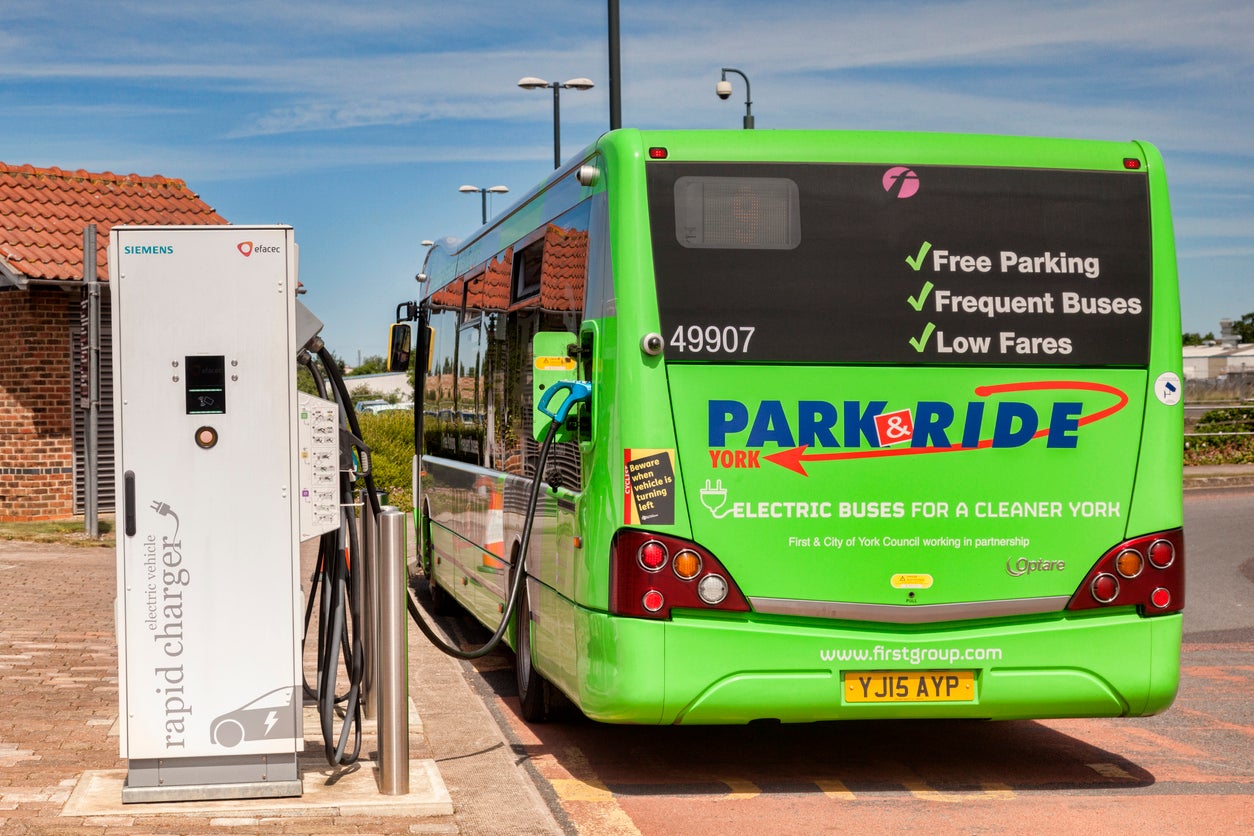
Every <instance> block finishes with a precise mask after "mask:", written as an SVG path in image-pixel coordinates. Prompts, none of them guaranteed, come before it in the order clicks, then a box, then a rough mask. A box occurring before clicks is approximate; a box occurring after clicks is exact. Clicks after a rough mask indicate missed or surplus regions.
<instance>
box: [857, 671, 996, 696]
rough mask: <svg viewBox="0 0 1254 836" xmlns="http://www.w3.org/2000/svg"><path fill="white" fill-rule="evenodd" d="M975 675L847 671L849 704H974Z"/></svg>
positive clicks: (931, 672) (938, 672)
mask: <svg viewBox="0 0 1254 836" xmlns="http://www.w3.org/2000/svg"><path fill="white" fill-rule="evenodd" d="M974 700H975V671H845V702H972V701H974Z"/></svg>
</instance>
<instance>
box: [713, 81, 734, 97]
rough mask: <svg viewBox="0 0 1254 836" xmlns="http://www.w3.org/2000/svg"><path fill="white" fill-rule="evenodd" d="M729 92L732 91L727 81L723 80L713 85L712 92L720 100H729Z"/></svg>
mask: <svg viewBox="0 0 1254 836" xmlns="http://www.w3.org/2000/svg"><path fill="white" fill-rule="evenodd" d="M731 91H732V87H731V82H730V81H728V80H727V79H723V80H722V81H720V82H719V83H718V84H716V85H714V92H715V93H718V97H719V98H720V99H727V98H730V97H731Z"/></svg>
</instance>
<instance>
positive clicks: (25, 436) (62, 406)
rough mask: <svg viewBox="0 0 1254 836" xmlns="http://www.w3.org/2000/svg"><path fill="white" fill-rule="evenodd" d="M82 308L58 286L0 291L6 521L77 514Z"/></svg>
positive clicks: (0, 501)
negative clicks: (75, 409)
mask: <svg viewBox="0 0 1254 836" xmlns="http://www.w3.org/2000/svg"><path fill="white" fill-rule="evenodd" d="M77 305H78V294H76V293H67V292H65V291H63V290H59V289H57V288H45V287H39V288H32V289H30V290H14V289H5V290H0V522H13V521H20V520H53V519H64V518H66V517H70V516H73V513H74V438H73V435H74V433H73V425H72V423H71V419H72V413H71V404H70V333H71V328H72V327H76V322H77V310H78V308H77Z"/></svg>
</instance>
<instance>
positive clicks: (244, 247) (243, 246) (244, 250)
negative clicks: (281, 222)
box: [235, 241, 283, 258]
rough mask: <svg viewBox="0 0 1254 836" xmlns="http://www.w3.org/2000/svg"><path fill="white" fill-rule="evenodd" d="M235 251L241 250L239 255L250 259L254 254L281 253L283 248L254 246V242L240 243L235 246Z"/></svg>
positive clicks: (263, 245) (264, 245) (262, 245)
mask: <svg viewBox="0 0 1254 836" xmlns="http://www.w3.org/2000/svg"><path fill="white" fill-rule="evenodd" d="M235 249H237V250H239V254H240V255H242V256H243V257H244V258H248V257H249V256H251V255H252V254H253V253H280V252H282V251H283V248H282V247H273V246H267V245H266V244H254V243H253V242H252V241H240V242H239V243H238V244H236V245H235Z"/></svg>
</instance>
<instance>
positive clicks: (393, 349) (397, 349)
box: [388, 322, 410, 372]
mask: <svg viewBox="0 0 1254 836" xmlns="http://www.w3.org/2000/svg"><path fill="white" fill-rule="evenodd" d="M409 346H410V332H409V324H408V323H405V322H394V323H392V328H391V329H390V330H389V331H388V371H390V372H403V371H407V370H408V369H409V355H410V348H409Z"/></svg>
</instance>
